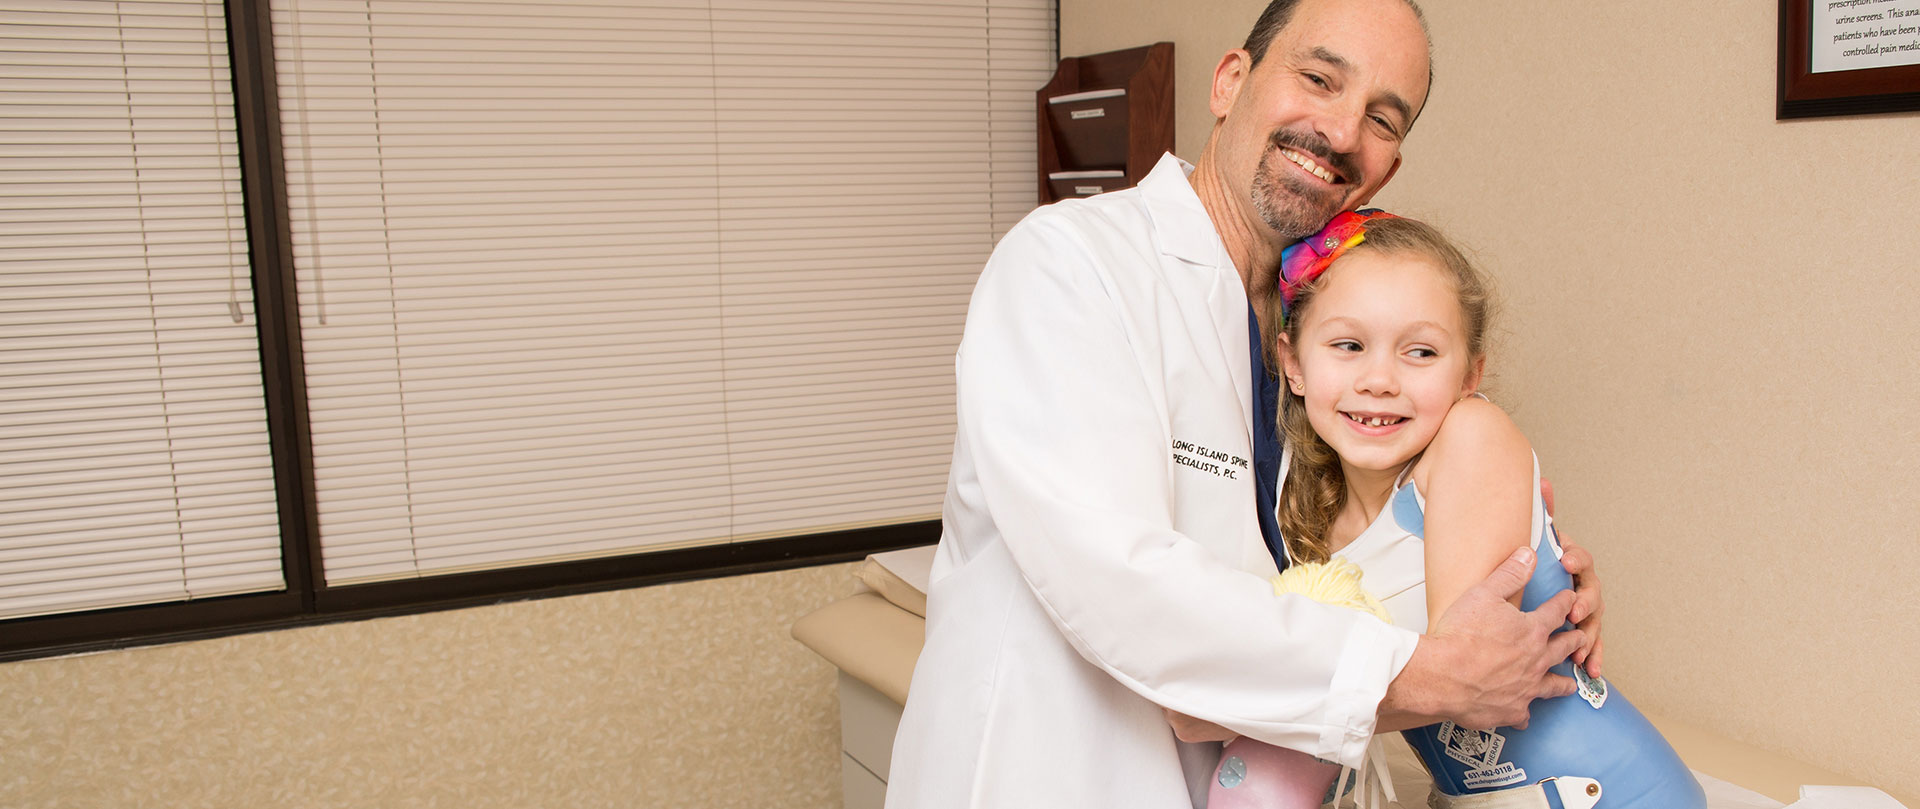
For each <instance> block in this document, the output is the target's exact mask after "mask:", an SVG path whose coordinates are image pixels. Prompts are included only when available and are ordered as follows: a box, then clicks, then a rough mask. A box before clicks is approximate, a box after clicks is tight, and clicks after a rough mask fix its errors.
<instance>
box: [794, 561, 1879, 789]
mask: <svg viewBox="0 0 1920 809" xmlns="http://www.w3.org/2000/svg"><path fill="white" fill-rule="evenodd" d="M932 559H933V546H931V545H929V546H925V547H920V548H909V549H906V550H901V551H889V552H887V553H881V554H874V555H873V556H869V557H867V559H866V560H865V561H864V562H862V563H861V565H860V566H859V568H858V570H857V571H856V575H857V576H858V578H859V579H860V582H861V584H862V585H863V587H862V589H861V591H860V592H857V593H855V594H854V595H851V596H848V597H847V598H843V599H840V600H839V601H835V602H833V603H831V604H828V605H826V606H824V607H821V608H820V609H818V610H815V611H813V612H811V613H808V614H807V615H806V616H804V617H802V618H801V619H800V620H799V621H796V622H795V623H794V625H793V637H794V638H795V639H796V640H798V641H800V642H801V643H803V644H806V646H807V647H808V648H810V649H812V650H813V651H814V652H816V653H818V654H819V655H820V656H821V657H824V658H826V659H827V661H828V662H830V663H832V664H833V665H834V666H835V667H837V668H838V669H839V670H840V672H839V679H838V689H839V696H840V738H841V760H840V765H841V773H840V780H841V785H842V788H843V793H844V796H845V806H846V809H881V804H882V803H883V802H884V799H885V796H886V777H887V770H888V767H889V765H890V763H891V753H892V748H893V735H894V729H895V728H896V727H897V726H898V725H899V722H900V706H901V705H903V704H905V702H906V700H907V685H908V682H909V681H910V680H911V679H912V678H913V666H914V661H915V659H916V658H918V657H919V655H920V646H921V643H922V641H923V638H924V634H925V627H926V619H925V618H924V617H922V616H924V615H925V614H926V607H927V597H926V587H927V571H928V568H929V566H930V565H931V564H932ZM1647 718H1648V719H1650V720H1652V721H1653V723H1654V725H1655V726H1657V727H1658V728H1659V729H1660V732H1661V733H1663V734H1665V735H1666V737H1667V740H1668V741H1669V742H1671V743H1672V744H1673V747H1674V749H1675V750H1677V751H1679V753H1680V757H1681V758H1682V759H1684V760H1685V761H1686V762H1687V764H1688V766H1690V767H1692V768H1693V769H1694V771H1695V773H1696V774H1697V775H1699V776H1700V780H1701V783H1702V784H1703V785H1704V786H1705V787H1706V788H1707V794H1708V799H1709V803H1710V805H1711V806H1712V807H1713V809H1777V808H1778V807H1782V806H1783V805H1786V804H1791V805H1792V807H1794V809H1817V808H1818V807H1829V806H1831V807H1848V809H1906V808H1905V807H1903V806H1902V805H1901V804H1900V803H1898V802H1896V801H1894V800H1893V799H1892V798H1889V797H1886V795H1885V793H1881V792H1879V791H1878V790H1873V789H1871V788H1868V787H1863V786H1858V784H1859V782H1858V781H1856V780H1853V779H1850V778H1847V777H1845V776H1842V775H1839V774H1837V773H1833V772H1830V771H1827V770H1823V769H1820V768H1818V767H1815V766H1813V765H1811V764H1807V763H1805V762H1801V761H1796V760H1794V759H1791V758H1788V757H1786V756H1782V755H1779V754H1777V753H1771V752H1768V751H1765V750H1761V749H1760V748H1757V747H1753V746H1751V745H1747V744H1742V743H1740V742H1737V741H1734V740H1732V739H1728V738H1726V737H1724V736H1720V735H1718V734H1715V733H1713V732H1711V731H1708V730H1705V729H1702V728H1699V727H1695V726H1692V725H1688V724H1686V723H1683V722H1677V721H1672V720H1668V719H1664V718H1661V717H1659V716H1653V715H1648V717H1647ZM1387 749H1388V762H1389V764H1390V767H1391V769H1392V771H1393V773H1394V787H1395V791H1396V792H1397V793H1398V797H1399V802H1398V803H1399V806H1401V807H1404V808H1405V809H1420V807H1424V806H1426V795H1427V788H1428V781H1427V778H1426V773H1425V771H1424V770H1423V769H1421V766H1420V764H1419V759H1417V758H1416V757H1414V755H1413V753H1412V751H1411V750H1409V749H1408V748H1407V746H1406V743H1405V742H1403V741H1401V739H1400V737H1399V734H1390V735H1389V737H1388V742H1387ZM1805 784H1832V785H1842V786H1837V787H1808V788H1807V789H1808V790H1809V792H1807V793H1806V794H1805V795H1804V796H1803V793H1802V785H1805ZM1883 799H1884V802H1882V800H1883ZM1796 801H1798V803H1796Z"/></svg>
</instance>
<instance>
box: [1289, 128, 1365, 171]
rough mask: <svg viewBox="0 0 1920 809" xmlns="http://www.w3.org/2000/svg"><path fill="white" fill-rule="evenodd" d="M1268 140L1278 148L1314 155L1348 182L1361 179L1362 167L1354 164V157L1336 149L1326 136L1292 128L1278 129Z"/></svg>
mask: <svg viewBox="0 0 1920 809" xmlns="http://www.w3.org/2000/svg"><path fill="white" fill-rule="evenodd" d="M1267 142H1268V143H1270V144H1272V145H1273V147H1274V148H1276V149H1292V150H1294V151H1296V152H1300V153H1302V154H1309V155H1313V156H1314V157H1315V158H1316V159H1318V160H1319V161H1320V162H1321V163H1322V164H1324V165H1326V167H1327V168H1330V169H1333V170H1334V172H1335V173H1337V174H1339V175H1340V178H1341V179H1343V180H1345V181H1347V182H1348V183H1355V184H1357V183H1359V182H1360V180H1361V177H1360V167H1359V166H1356V165H1354V162H1353V157H1352V156H1351V155H1348V154H1346V153H1345V152H1336V151H1334V150H1333V144H1331V143H1328V142H1327V139H1326V138H1324V137H1321V136H1319V135H1309V134H1306V133H1303V132H1296V131H1294V130H1291V129H1276V130H1273V134H1272V135H1269V136H1268V137H1267Z"/></svg>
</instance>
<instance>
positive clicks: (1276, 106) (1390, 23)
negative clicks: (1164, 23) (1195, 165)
mask: <svg viewBox="0 0 1920 809" xmlns="http://www.w3.org/2000/svg"><path fill="white" fill-rule="evenodd" d="M1239 53H1242V54H1244V53H1245V52H1244V51H1240V52H1239ZM1427 84H1428V61H1427V39H1426V33H1425V32H1424V30H1423V29H1422V28H1421V25H1420V21H1419V19H1418V18H1417V17H1416V16H1414V13H1413V10H1412V9H1410V8H1408V7H1407V6H1406V4H1405V3H1404V2H1402V1H1401V0H1306V1H1305V2H1303V3H1301V4H1300V6H1299V8H1297V9H1296V10H1295V11H1294V15H1293V19H1292V20H1291V21H1289V23H1288V24H1287V26H1286V27H1285V28H1284V29H1282V30H1281V31H1280V32H1279V34H1278V35H1277V36H1275V37H1274V39H1273V42H1272V43H1271V44H1270V45H1269V46H1268V47H1267V51H1266V57H1265V58H1264V59H1262V60H1261V61H1260V63H1259V64H1258V65H1253V66H1252V67H1251V69H1250V70H1243V71H1241V72H1240V73H1239V74H1237V77H1236V80H1234V81H1230V82H1229V86H1228V87H1226V88H1224V91H1223V88H1222V87H1220V86H1219V83H1218V81H1216V87H1215V92H1214V98H1213V105H1214V110H1213V112H1214V114H1215V115H1218V116H1220V117H1221V118H1222V121H1221V124H1220V126H1221V130H1222V131H1221V132H1220V133H1219V135H1220V142H1219V149H1220V152H1221V158H1222V161H1223V163H1224V164H1225V167H1226V170H1227V175H1226V176H1227V177H1228V182H1229V183H1232V184H1234V185H1235V186H1236V187H1239V188H1242V189H1244V193H1245V194H1246V195H1247V196H1246V198H1247V199H1248V201H1249V202H1250V203H1251V205H1252V206H1253V210H1254V212H1255V213H1256V214H1257V215H1258V216H1259V218H1260V220H1261V221H1263V222H1265V223H1266V225H1267V227H1268V228H1270V229H1271V230H1272V231H1273V234H1272V237H1273V239H1274V240H1275V242H1276V243H1279V244H1286V243H1290V242H1293V241H1295V240H1298V239H1300V238H1303V237H1305V236H1307V235H1308V234H1311V233H1313V232H1314V231H1317V230H1319V229H1320V227H1321V226H1322V225H1325V224H1326V222H1327V220H1329V219H1332V218H1333V216H1334V214H1337V213H1339V212H1341V211H1343V210H1351V209H1353V208H1356V207H1358V206H1360V205H1363V204H1365V203H1366V202H1367V200H1369V199H1371V198H1372V197H1373V194H1374V192H1376V191H1378V190H1380V187H1381V186H1383V185H1385V184H1386V182H1387V180H1388V179H1390V178H1392V176H1393V172H1394V171H1395V170H1396V169H1397V168H1398V167H1399V164H1400V142H1401V139H1402V138H1404V137H1405V136H1406V133H1407V129H1408V128H1409V127H1411V126H1412V125H1413V119H1414V117H1415V116H1416V115H1418V114H1419V111H1420V105H1421V104H1422V103H1424V102H1425V100H1426V95H1427ZM1242 184H1244V185H1242Z"/></svg>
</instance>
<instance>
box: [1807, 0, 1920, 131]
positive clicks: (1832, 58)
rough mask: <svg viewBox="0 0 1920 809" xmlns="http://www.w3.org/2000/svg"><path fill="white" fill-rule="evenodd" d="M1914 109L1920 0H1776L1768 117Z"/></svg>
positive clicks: (1919, 91)
mask: <svg viewBox="0 0 1920 809" xmlns="http://www.w3.org/2000/svg"><path fill="white" fill-rule="evenodd" d="M1907 110H1920V0H1780V87H1779V95H1778V100H1777V101H1776V103H1775V106H1774V118H1776V119H1786V118H1815V117H1821V116H1830V115H1864V114H1869V113H1876V112H1903V111H1907Z"/></svg>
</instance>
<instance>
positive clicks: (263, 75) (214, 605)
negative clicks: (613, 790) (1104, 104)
mask: <svg viewBox="0 0 1920 809" xmlns="http://www.w3.org/2000/svg"><path fill="white" fill-rule="evenodd" d="M226 12H227V41H228V51H229V54H230V59H231V63H232V71H233V85H234V86H233V89H234V113H235V119H236V125H237V127H238V128H239V135H238V141H239V146H240V177H241V186H242V193H243V195H244V199H245V213H246V223H247V239H248V244H249V247H248V249H249V251H250V255H249V259H250V263H251V264H252V271H253V294H254V305H255V313H256V315H257V328H258V329H259V337H260V359H261V376H262V384H263V386H264V390H265V399H266V410H267V426H268V441H269V446H270V448H271V450H272V454H273V474H274V490H275V495H276V499H277V500H278V503H279V517H280V548H281V564H282V567H283V570H284V571H285V575H286V582H287V589H286V590H285V591H281V592H272V593H254V594H248V595H235V596H224V597H218V598H206V599H196V600H193V601H183V602H171V603H166V604H154V605H147V606H138V607H122V608H116V609H106V610H94V611H88V612H78V613H69V614H60V615H48V616H40V617H33V618H19V619H13V620H8V621H3V622H0V661H10V660H21V659H27V658H35V657H47V656H52V655H61V654H71V653H76V652H86V651H98V650H103V649H116V648H126V647H133V646H144V645H150V644H156V643H171V642H177V641H183V640H195V639H202V638H211V637H219V636H223V635H232V634H237V633H242V632H255V631H263V630H273V629H286V628H291V627H298V626H312V625H318V624H325V623H333V622H336V621H349V620H360V619H365V618H375V617H382V616H388V615H404V614H409V613H419V612H430V611H435V610H443V609H457V608H461V607H471V606H479V605H482V604H492V603H500V602H503V601H513V600H520V599H528V598H548V597H554V596H564V595H576V594H580V593H589V592H597V591H603V590H616V589H623V588H629V587H644V586H648V585H654V584H663V583H668V582H676V581H691V580H696V579H706V578H717V577H721V576H735V575H742V574H747V573H760V572H766V571H773V570H786V569H791V568H798V567H809V566H814V565H823V564H831V563H836V562H846V561H852V560H856V559H859V558H861V557H864V556H866V555H867V554H869V553H873V552H876V551H883V550H891V549H894V548H904V547H910V546H913V545H925V544H928V543H931V542H934V541H936V540H938V539H939V535H940V525H939V522H938V521H934V520H928V521H923V522H913V523H903V524H899V525H886V526H878V527H873V528H863V529H858V530H851V531H837V532H832V533H823V534H812V535H807V536H797V537H785V538H779V539H767V540H759V541H754V542H739V543H726V544H719V545H710V546H705V547H697V548H685V549H678V550H670V551H656V552H651V553H639V554H632V555H627V556H616V557H607V558H601V559H589V560H584V561H576V562H564V563H559V564H547V565H532V566H522V567H514V568H506V569H501V570H490V571H482V572H477V573H461V574H452V575H445V576H433V577H427V578H419V579H410V580H406V581H394V582H381V583H376V584H360V585H350V586H343V587H329V586H327V585H326V584H325V582H324V580H322V579H321V577H320V575H319V568H318V565H317V563H316V560H318V559H320V558H321V557H320V531H319V517H318V511H317V509H316V508H315V502H316V500H315V489H314V476H313V445H312V439H311V434H310V433H309V427H308V422H307V415H306V414H307V407H306V406H307V397H306V382H305V372H304V369H303V368H302V364H301V359H300V320H299V307H298V302H297V300H296V299H295V292H294V283H293V277H294V276H293V262H292V244H293V237H292V229H291V224H290V217H289V215H288V207H287V192H286V174H285V163H284V161H283V160H282V157H281V149H280V144H281V140H280V121H279V116H278V114H277V111H278V110H279V108H280V105H279V97H278V93H277V89H276V88H277V86H278V85H277V84H276V81H275V77H274V66H273V44H272V43H273V39H272V35H273V30H272V21H271V18H270V16H269V13H268V0H227V2H226ZM1055 13H1056V15H1057V14H1058V11H1057V8H1056V12H1055ZM1055 31H1056V34H1055V37H1056V43H1055V47H1056V48H1057V47H1058V41H1057V37H1058V33H1057V31H1058V26H1057V24H1056V27H1055Z"/></svg>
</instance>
